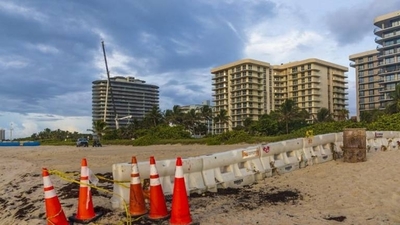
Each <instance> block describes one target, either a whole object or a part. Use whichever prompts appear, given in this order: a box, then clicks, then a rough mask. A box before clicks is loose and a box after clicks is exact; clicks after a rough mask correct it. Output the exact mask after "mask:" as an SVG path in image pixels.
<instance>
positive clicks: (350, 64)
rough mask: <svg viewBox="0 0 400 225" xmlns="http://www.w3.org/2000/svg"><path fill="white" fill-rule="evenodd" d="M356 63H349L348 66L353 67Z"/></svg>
mask: <svg viewBox="0 0 400 225" xmlns="http://www.w3.org/2000/svg"><path fill="white" fill-rule="evenodd" d="M356 65H357V63H355V62H351V63H349V66H350V67H355V66H356Z"/></svg>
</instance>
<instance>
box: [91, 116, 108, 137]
mask: <svg viewBox="0 0 400 225" xmlns="http://www.w3.org/2000/svg"><path fill="white" fill-rule="evenodd" d="M106 129H107V123H106V122H104V121H103V120H97V121H93V133H95V134H97V136H98V137H99V138H101V137H102V136H103V135H104V134H105V131H106Z"/></svg>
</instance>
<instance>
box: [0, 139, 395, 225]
mask: <svg viewBox="0 0 400 225" xmlns="http://www.w3.org/2000/svg"><path fill="white" fill-rule="evenodd" d="M253 145H254V144H252V145H226V146H203V145H188V146H186V145H185V146H181V145H162V146H147V147H133V146H104V147H102V148H92V147H89V148H83V147H82V148H76V147H72V146H38V147H2V148H0V154H1V158H0V212H1V213H0V224H4V225H9V224H18V225H24V224H26V225H28V224H29V225H35V224H46V221H45V207H44V193H43V181H42V177H41V170H42V168H43V167H46V168H48V169H50V170H58V171H62V172H75V174H76V173H79V171H80V162H81V159H82V158H86V159H87V161H88V166H89V167H90V169H91V170H92V171H93V172H94V173H95V174H97V175H101V176H104V177H109V178H110V179H112V177H111V166H112V164H114V163H122V162H129V161H130V159H131V156H133V155H134V156H136V157H137V159H138V161H147V160H148V159H149V157H150V156H155V158H156V160H162V159H174V158H176V157H177V156H181V157H189V156H200V155H205V154H210V153H215V152H222V151H228V150H233V149H239V148H243V147H248V146H253ZM398 168H400V150H392V151H385V152H380V151H379V152H375V153H369V154H368V155H367V161H366V162H362V163H344V162H342V160H338V161H330V162H327V163H323V164H316V165H312V166H308V167H306V168H303V169H300V170H296V171H294V172H291V173H288V174H281V175H276V176H273V177H270V178H266V179H264V180H262V181H261V182H258V183H257V184H254V185H251V186H249V187H245V188H241V189H239V190H236V189H232V190H231V189H229V190H221V191H219V192H218V193H205V194H201V195H198V194H194V195H191V196H190V198H189V204H190V211H191V215H192V219H193V221H194V222H198V223H200V224H221V225H222V224H230V225H236V224H238V225H239V224H283V225H285V224H288V225H290V224H293V225H294V224H371V225H376V224H400V181H399V180H400V177H399V176H398V171H397V169H398ZM50 178H51V181H52V183H53V185H54V188H55V190H56V192H57V195H58V197H59V199H60V202H61V205H62V207H63V209H64V212H65V214H66V215H67V216H71V215H72V214H73V213H76V210H77V204H78V197H77V196H78V188H79V185H77V184H74V183H69V182H67V181H65V180H63V179H61V178H60V177H58V176H56V175H51V177H50ZM99 186H100V187H103V188H104V189H107V190H109V191H110V192H111V191H112V183H107V182H106V183H100V184H99ZM110 197H111V194H110V193H102V192H98V191H94V192H93V202H94V206H95V208H96V210H101V211H103V212H105V215H103V216H102V217H101V218H100V219H99V220H97V221H96V222H95V223H92V224H123V220H124V219H125V217H124V216H123V214H122V212H121V211H114V210H113V209H112V207H111V202H110ZM167 205H168V207H170V200H169V199H167ZM133 224H145V223H143V221H142V223H139V222H137V223H133ZM146 224H147V223H146ZM154 224H156V223H154ZM163 224H164V223H163ZM166 224H168V223H166Z"/></svg>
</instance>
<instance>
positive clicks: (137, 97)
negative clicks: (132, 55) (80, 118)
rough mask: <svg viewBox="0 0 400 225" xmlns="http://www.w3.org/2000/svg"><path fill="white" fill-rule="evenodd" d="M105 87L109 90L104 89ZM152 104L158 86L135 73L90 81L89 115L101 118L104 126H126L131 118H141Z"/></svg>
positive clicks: (155, 97) (157, 91) (157, 101)
mask: <svg viewBox="0 0 400 225" xmlns="http://www.w3.org/2000/svg"><path fill="white" fill-rule="evenodd" d="M107 87H108V90H109V91H108V92H107ZM154 105H157V106H158V105H159V90H158V86H156V85H151V84H146V82H145V81H143V80H139V79H135V78H134V77H120V76H118V77H112V78H110V83H109V84H108V82H107V79H105V80H96V81H93V85H92V119H93V121H98V120H103V121H105V122H106V123H107V127H109V128H113V129H114V128H116V119H117V120H118V125H119V127H125V126H127V125H128V124H129V123H130V122H132V121H133V120H134V119H137V120H139V121H140V120H142V119H143V118H144V116H145V115H146V113H147V112H149V111H150V110H151V108H152V107H153V106H154Z"/></svg>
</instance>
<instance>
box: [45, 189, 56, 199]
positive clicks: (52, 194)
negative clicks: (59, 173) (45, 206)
mask: <svg viewBox="0 0 400 225" xmlns="http://www.w3.org/2000/svg"><path fill="white" fill-rule="evenodd" d="M54 197H56V191H55V190H54V188H53V189H51V190H47V191H44V198H45V199H49V198H54Z"/></svg>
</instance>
